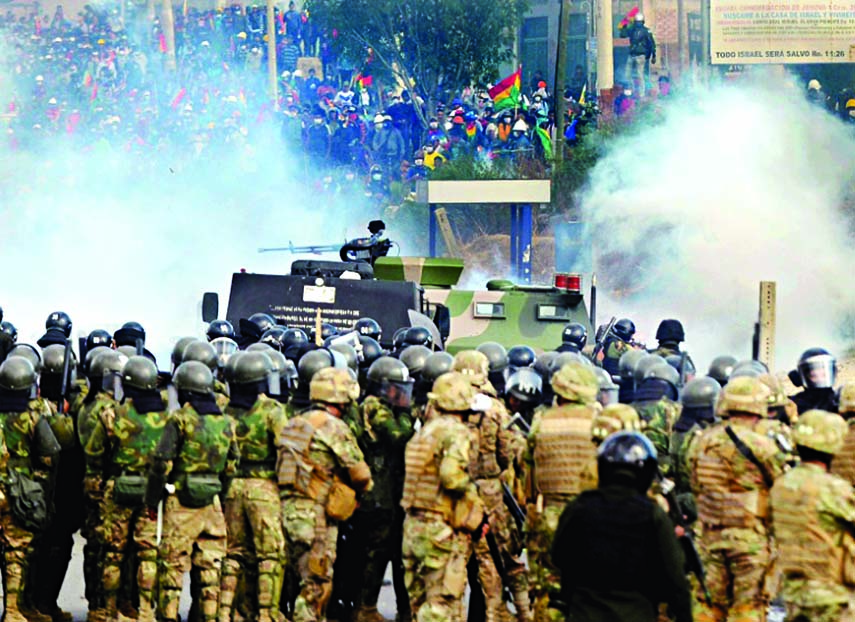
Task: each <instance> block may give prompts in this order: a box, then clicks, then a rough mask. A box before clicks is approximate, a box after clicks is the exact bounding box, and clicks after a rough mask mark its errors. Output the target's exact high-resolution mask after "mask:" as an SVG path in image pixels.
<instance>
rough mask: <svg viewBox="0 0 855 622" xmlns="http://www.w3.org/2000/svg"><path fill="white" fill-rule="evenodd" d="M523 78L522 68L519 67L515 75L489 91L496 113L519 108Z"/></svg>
mask: <svg viewBox="0 0 855 622" xmlns="http://www.w3.org/2000/svg"><path fill="white" fill-rule="evenodd" d="M521 76H522V67H519V68H518V69H517V70H516V71H515V72H514V73H512V74H511V75H509V76H508V77H507V78H505V79H504V80H502V81H501V82H499V83H498V84H497V85H496V86H494V87H493V88H491V89H490V90H489V91H488V93H489V94H490V99H492V100H493V110H494V111H495V112H499V111H501V110H505V109H507V108H516V107H517V106H519V100H520V77H521Z"/></svg>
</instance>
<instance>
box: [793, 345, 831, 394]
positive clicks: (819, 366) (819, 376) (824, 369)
mask: <svg viewBox="0 0 855 622" xmlns="http://www.w3.org/2000/svg"><path fill="white" fill-rule="evenodd" d="M798 371H799V377H800V378H801V380H802V386H803V387H805V388H807V389H829V388H831V387H833V386H834V382H835V380H836V379H837V360H836V359H835V358H834V357H833V356H832V355H831V353H830V352H829V351H828V350H825V349H823V348H810V349H809V350H805V351H804V352H802V355H801V357H800V358H799V365H798Z"/></svg>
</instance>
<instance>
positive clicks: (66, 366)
mask: <svg viewBox="0 0 855 622" xmlns="http://www.w3.org/2000/svg"><path fill="white" fill-rule="evenodd" d="M70 371H71V339H66V340H65V360H63V362H62V384H61V385H60V388H59V400H58V401H59V404H57V412H58V413H59V414H60V415H64V414H65V396H66V395H68V376H69V373H70Z"/></svg>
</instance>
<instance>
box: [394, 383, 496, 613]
mask: <svg viewBox="0 0 855 622" xmlns="http://www.w3.org/2000/svg"><path fill="white" fill-rule="evenodd" d="M474 397H475V390H474V388H473V387H472V386H471V384H470V383H469V381H468V380H467V379H466V377H465V376H463V375H462V374H459V373H457V372H450V373H447V374H443V375H442V376H440V377H439V378H438V379H437V380H436V382H435V383H434V387H433V393H431V398H432V399H434V400H435V402H434V405H435V407H436V409H435V413H434V416H433V417H432V418H431V419H430V421H428V422H427V423H426V424H425V426H424V427H422V428H421V429H420V430H419V431H418V432H417V433H416V435H415V436H414V437H413V438H412V439H411V440H410V442H409V443H408V444H407V449H406V452H405V458H404V459H405V462H406V475H405V478H404V494H403V498H402V501H401V505H402V507H403V508H404V511H405V512H406V518H404V537H403V550H402V554H403V558H404V572H405V575H404V576H405V580H406V583H407V591H408V593H409V595H410V607H411V609H412V612H413V616H414V618H415V619H416V620H417V621H418V622H450V621H452V620H453V621H462V620H463V619H464V611H463V596H464V592H465V589H466V561H467V559H468V557H469V553H470V547H471V542H470V540H471V536H470V533H472V532H473V531H475V530H477V529H479V527H480V525H481V524H482V522H483V520H484V511H483V505H482V503H481V500H480V498H479V496H478V492H477V489H476V486H475V482H474V481H473V480H472V477H471V476H470V474H469V467H470V465H471V463H472V457H471V453H470V445H471V435H470V433H469V431H468V429H467V427H466V425H465V424H464V423H463V421H462V419H461V414H462V413H465V412H468V411H469V409H470V405H471V402H472V400H473V398H474Z"/></svg>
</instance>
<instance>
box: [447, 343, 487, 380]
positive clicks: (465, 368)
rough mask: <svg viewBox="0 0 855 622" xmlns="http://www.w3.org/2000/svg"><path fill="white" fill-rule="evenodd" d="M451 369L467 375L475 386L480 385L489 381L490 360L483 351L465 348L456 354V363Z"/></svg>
mask: <svg viewBox="0 0 855 622" xmlns="http://www.w3.org/2000/svg"><path fill="white" fill-rule="evenodd" d="M451 369H452V371H456V372H458V373H461V374H463V375H464V376H466V378H467V379H468V380H469V382H471V383H472V384H473V385H474V386H476V387H480V386H481V385H483V384H484V383H486V382H487V377H488V375H489V373H490V361H489V359H488V358H487V355H486V354H484V353H483V352H478V350H463V351H461V352H458V353H457V354H455V355H454V364H453V365H452V368H451Z"/></svg>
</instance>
